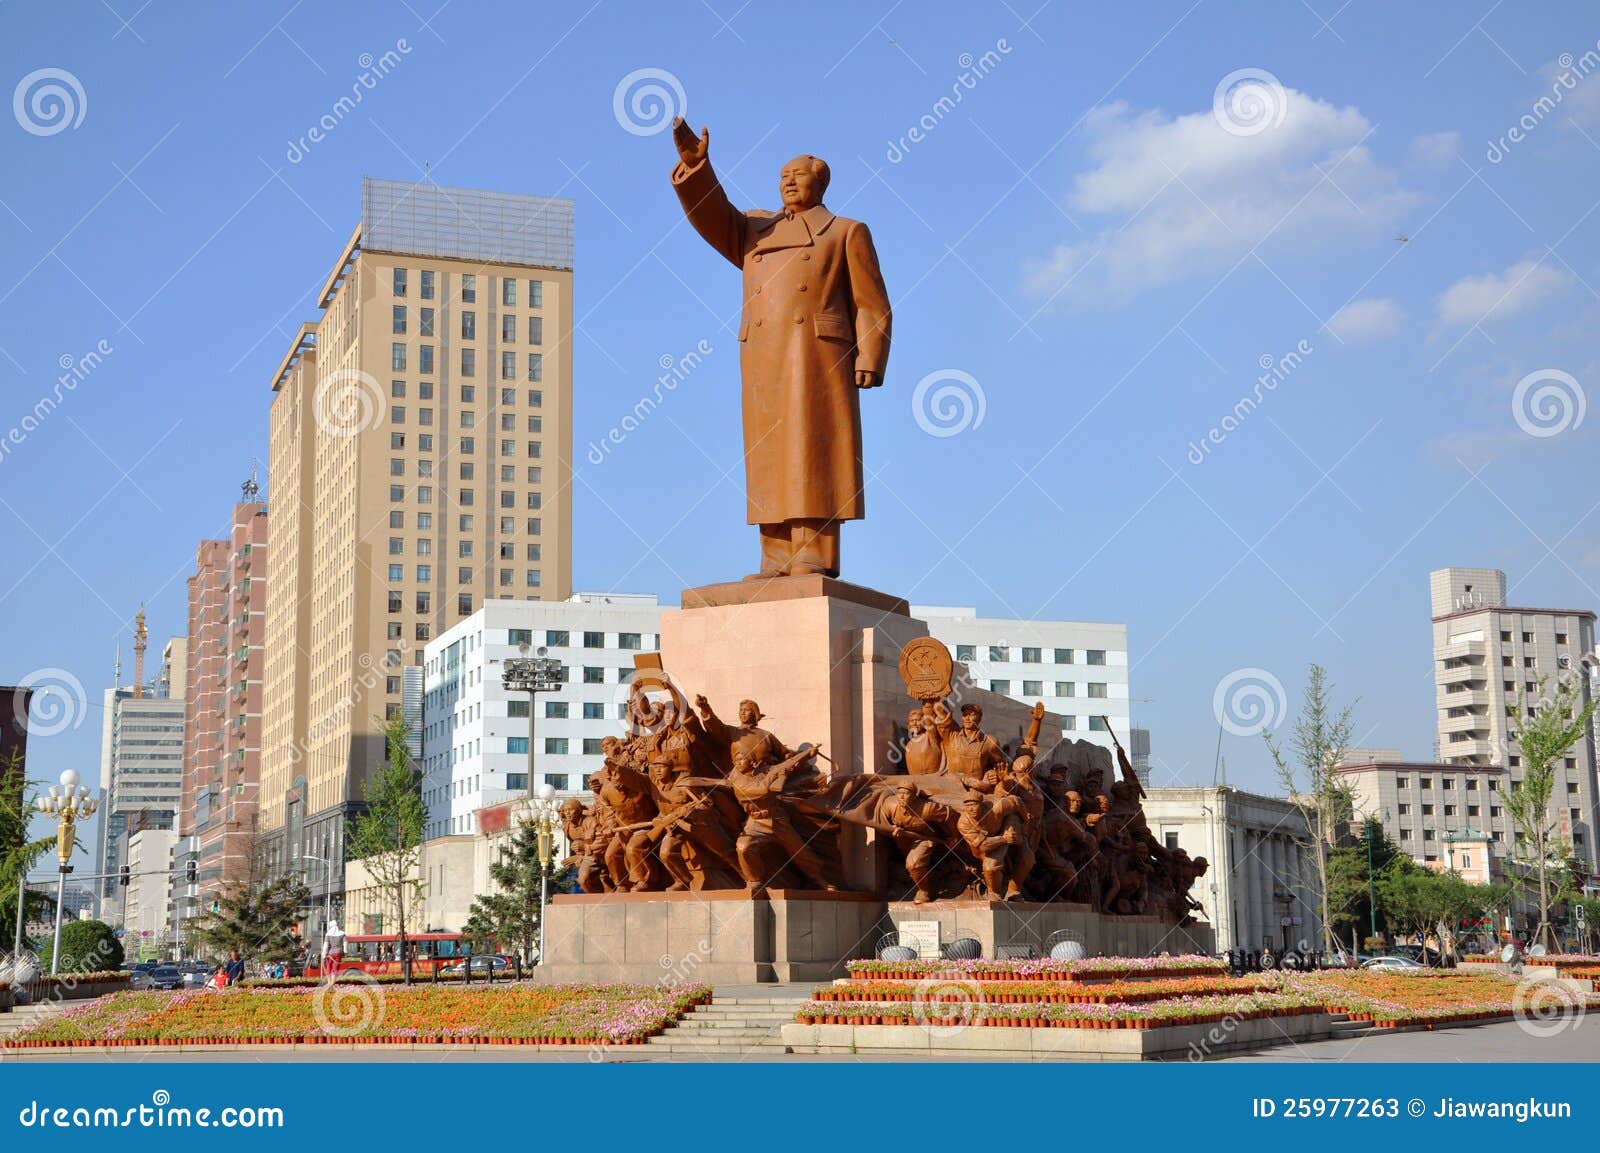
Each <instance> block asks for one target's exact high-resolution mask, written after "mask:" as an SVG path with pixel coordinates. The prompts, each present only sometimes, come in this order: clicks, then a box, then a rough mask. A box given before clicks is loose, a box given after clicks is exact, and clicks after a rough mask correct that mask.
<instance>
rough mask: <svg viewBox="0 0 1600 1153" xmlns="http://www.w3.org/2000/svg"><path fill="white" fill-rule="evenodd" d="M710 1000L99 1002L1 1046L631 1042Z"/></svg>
mask: <svg viewBox="0 0 1600 1153" xmlns="http://www.w3.org/2000/svg"><path fill="white" fill-rule="evenodd" d="M710 999H711V990H710V989H709V988H708V987H706V986H704V985H677V986H670V987H659V986H647V985H535V984H532V983H529V982H524V983H511V982H507V983H505V984H503V985H497V986H492V987H491V986H487V985H481V986H474V987H472V988H461V987H438V986H433V985H419V986H412V987H411V988H409V989H407V988H403V987H400V988H395V987H387V988H369V987H363V986H361V985H359V984H356V985H334V986H325V987H323V988H322V989H320V990H307V989H303V988H253V989H246V988H242V987H235V988H232V989H225V990H215V989H196V990H186V991H180V992H175V993H159V992H131V993H120V994H116V995H113V996H109V997H102V998H100V999H99V1000H97V1001H93V1002H90V1003H88V1004H85V1005H82V1006H79V1007H77V1008H73V1009H68V1010H66V1011H65V1012H62V1013H60V1014H58V1015H56V1016H54V1017H51V1018H50V1019H49V1020H47V1021H42V1022H40V1023H39V1024H37V1025H33V1026H31V1027H29V1028H27V1029H23V1030H21V1031H19V1032H17V1033H16V1034H14V1035H12V1036H11V1037H10V1038H7V1039H6V1040H5V1041H4V1046H5V1047H6V1048H41V1047H56V1046H70V1047H74V1048H78V1047H86V1046H112V1047H127V1046H142V1045H172V1044H189V1045H222V1044H246V1045H283V1044H373V1043H390V1044H451V1043H457V1044H492V1045H573V1044H640V1043H642V1042H644V1041H645V1040H646V1039H647V1038H649V1037H650V1036H652V1035H654V1034H656V1033H659V1032H661V1031H662V1030H663V1029H664V1028H666V1026H667V1025H668V1024H670V1023H672V1022H673V1021H676V1020H677V1019H678V1018H679V1017H681V1016H682V1015H683V1014H684V1013H686V1012H687V1011H688V1010H690V1009H691V1008H693V1007H694V1006H696V1005H700V1004H705V1003H706V1002H708V1001H709V1000H710Z"/></svg>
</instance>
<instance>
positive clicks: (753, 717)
mask: <svg viewBox="0 0 1600 1153" xmlns="http://www.w3.org/2000/svg"><path fill="white" fill-rule="evenodd" d="M760 719H761V710H760V709H758V708H756V703H755V702H754V701H740V702H739V723H740V724H741V725H744V726H745V727H746V728H750V727H752V726H753V725H754V724H755V723H756V722H757V721H759V720H760Z"/></svg>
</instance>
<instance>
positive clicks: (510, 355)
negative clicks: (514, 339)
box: [500, 352, 517, 380]
mask: <svg viewBox="0 0 1600 1153" xmlns="http://www.w3.org/2000/svg"><path fill="white" fill-rule="evenodd" d="M500 379H501V380H516V379H517V354H516V353H514V352H502V353H501V354H500Z"/></svg>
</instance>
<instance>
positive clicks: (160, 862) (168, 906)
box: [119, 829, 178, 961]
mask: <svg viewBox="0 0 1600 1153" xmlns="http://www.w3.org/2000/svg"><path fill="white" fill-rule="evenodd" d="M177 841H178V834H177V833H175V832H173V831H172V830H171V829H141V830H139V831H138V832H137V833H134V834H133V835H132V836H130V837H129V838H128V841H127V854H128V859H127V862H126V863H127V865H128V884H127V888H126V890H125V891H124V893H123V899H124V906H123V914H122V924H121V925H120V926H119V927H120V928H121V929H122V947H123V951H124V952H125V953H126V955H127V959H128V960H130V961H132V960H141V961H143V960H155V959H158V958H166V957H172V956H175V952H174V944H175V942H174V941H173V939H172V926H171V917H172V903H171V894H172V883H171V882H172V878H171V873H170V871H169V870H170V868H171V863H172V849H173V846H174V845H175V844H177Z"/></svg>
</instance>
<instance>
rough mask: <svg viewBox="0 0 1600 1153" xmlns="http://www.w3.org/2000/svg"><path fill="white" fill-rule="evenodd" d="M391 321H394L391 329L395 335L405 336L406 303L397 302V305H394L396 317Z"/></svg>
mask: <svg viewBox="0 0 1600 1153" xmlns="http://www.w3.org/2000/svg"><path fill="white" fill-rule="evenodd" d="M391 323H392V327H391V328H390V331H391V332H392V333H393V334H394V335H395V336H404V335H405V334H406V306H405V305H403V304H397V305H395V306H394V319H393V321H392V322H391Z"/></svg>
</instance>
